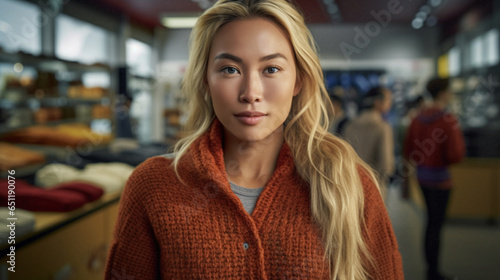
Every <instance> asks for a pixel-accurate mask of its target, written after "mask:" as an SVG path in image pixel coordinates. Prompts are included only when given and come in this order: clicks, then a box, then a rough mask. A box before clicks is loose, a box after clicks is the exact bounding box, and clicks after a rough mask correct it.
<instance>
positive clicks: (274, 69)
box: [265, 66, 280, 74]
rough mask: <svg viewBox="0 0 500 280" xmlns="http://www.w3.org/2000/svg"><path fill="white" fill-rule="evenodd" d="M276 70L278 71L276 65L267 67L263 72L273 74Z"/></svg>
mask: <svg viewBox="0 0 500 280" xmlns="http://www.w3.org/2000/svg"><path fill="white" fill-rule="evenodd" d="M278 71H280V69H279V68H278V67H274V66H272V67H268V68H266V70H265V72H266V73H268V74H274V73H277V72H278Z"/></svg>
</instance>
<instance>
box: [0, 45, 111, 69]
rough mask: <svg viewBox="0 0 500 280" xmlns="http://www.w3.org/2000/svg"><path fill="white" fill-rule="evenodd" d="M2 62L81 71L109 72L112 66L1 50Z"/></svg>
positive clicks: (0, 58)
mask: <svg viewBox="0 0 500 280" xmlns="http://www.w3.org/2000/svg"><path fill="white" fill-rule="evenodd" d="M0 62H10V63H21V64H23V65H25V66H33V67H36V68H39V69H44V70H47V69H49V70H52V69H60V70H66V71H79V72H108V71H110V70H111V67H110V66H108V65H106V64H102V63H95V64H90V65H89V64H82V63H78V62H75V61H68V60H63V59H59V58H55V57H49V56H43V55H42V56H36V55H31V54H27V53H6V52H4V51H1V50H0Z"/></svg>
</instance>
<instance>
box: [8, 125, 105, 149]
mask: <svg viewBox="0 0 500 280" xmlns="http://www.w3.org/2000/svg"><path fill="white" fill-rule="evenodd" d="M1 139H2V140H3V141H6V142H11V143H25V144H39V145H50V146H63V147H72V148H74V147H80V146H85V145H102V144H106V143H109V141H111V139H112V136H111V135H108V134H97V133H94V132H93V131H92V130H91V129H90V127H89V126H88V125H86V124H80V123H74V124H61V125H58V126H55V127H51V126H41V125H40V126H32V127H27V128H23V129H19V130H15V131H12V132H9V133H6V134H5V135H2V137H1Z"/></svg>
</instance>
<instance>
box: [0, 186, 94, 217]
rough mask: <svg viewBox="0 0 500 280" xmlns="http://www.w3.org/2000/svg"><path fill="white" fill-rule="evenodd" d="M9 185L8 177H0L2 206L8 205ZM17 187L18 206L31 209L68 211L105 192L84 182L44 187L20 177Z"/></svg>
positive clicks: (0, 200)
mask: <svg viewBox="0 0 500 280" xmlns="http://www.w3.org/2000/svg"><path fill="white" fill-rule="evenodd" d="M8 186H9V184H8V181H7V179H0V206H1V207H4V206H7V203H8ZM15 187H16V188H15V189H14V191H15V202H16V205H15V206H16V208H21V209H25V210H29V211H46V212H68V211H72V210H75V209H77V208H80V207H82V206H83V205H84V204H86V203H88V202H92V201H95V200H97V199H99V198H100V197H101V196H102V195H103V193H104V191H103V190H102V189H101V188H98V187H96V186H94V185H91V184H88V183H84V182H68V183H63V184H59V185H57V186H54V187H52V188H50V189H44V188H39V187H36V186H33V185H30V184H29V183H27V182H26V181H24V180H19V179H18V180H16V184H15ZM16 213H17V212H16Z"/></svg>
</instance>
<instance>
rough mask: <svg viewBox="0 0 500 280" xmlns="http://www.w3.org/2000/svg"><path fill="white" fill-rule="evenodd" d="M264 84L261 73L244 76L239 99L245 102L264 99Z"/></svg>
mask: <svg viewBox="0 0 500 280" xmlns="http://www.w3.org/2000/svg"><path fill="white" fill-rule="evenodd" d="M262 93H263V85H262V80H261V77H260V75H259V74H256V73H252V74H249V75H247V76H246V77H245V78H244V81H243V83H242V85H241V89H240V95H239V100H240V102H243V103H250V104H252V103H255V102H260V101H262Z"/></svg>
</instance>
